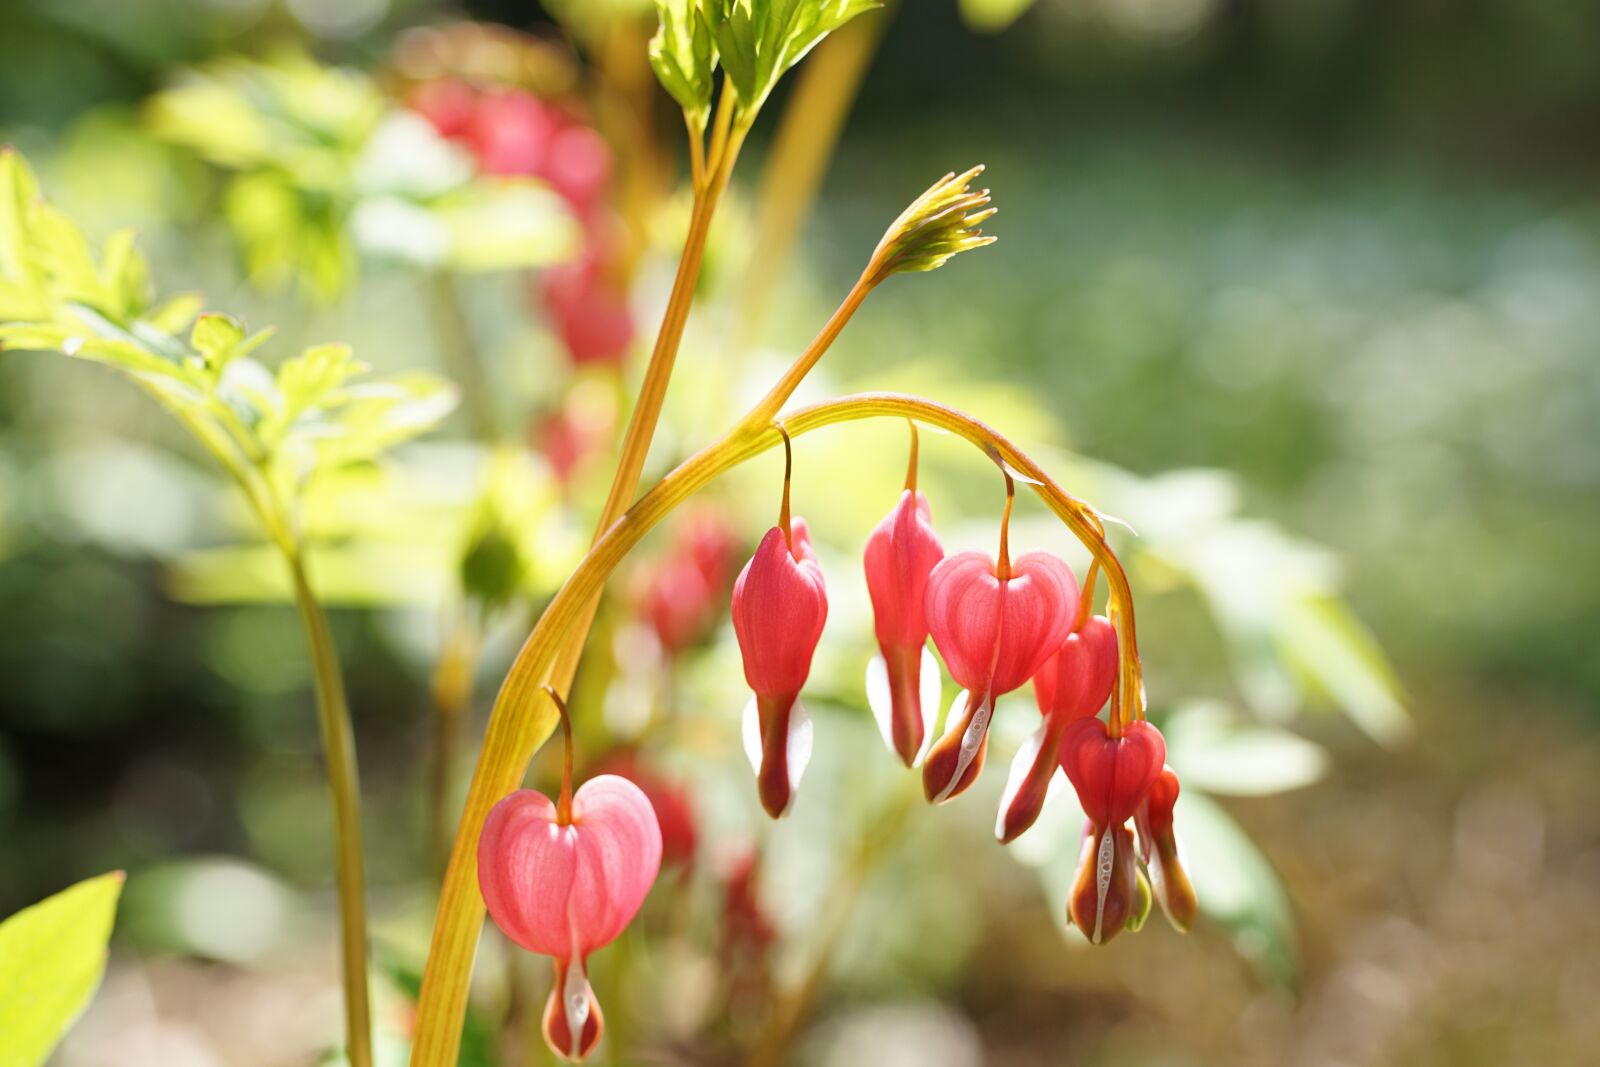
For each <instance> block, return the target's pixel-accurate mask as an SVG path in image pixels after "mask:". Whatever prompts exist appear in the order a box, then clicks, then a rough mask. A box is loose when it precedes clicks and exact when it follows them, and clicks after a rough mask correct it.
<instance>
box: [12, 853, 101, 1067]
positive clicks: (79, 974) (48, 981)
mask: <svg viewBox="0 0 1600 1067" xmlns="http://www.w3.org/2000/svg"><path fill="white" fill-rule="evenodd" d="M122 882H123V875H122V872H120V871H116V872H113V873H111V874H103V875H101V876H100V877H98V878H90V879H88V880H87V881H83V882H79V883H78V884H77V885H75V886H72V887H71V888H70V889H66V890H63V891H62V892H60V893H57V894H56V895H55V896H53V897H49V898H48V899H46V900H43V901H41V902H40V903H38V904H35V905H33V906H32V907H30V908H24V909H23V910H21V911H19V912H17V913H16V914H15V915H13V916H11V918H9V919H7V920H6V921H5V922H3V923H0V1067H36V1065H38V1064H42V1063H43V1062H44V1061H45V1059H46V1058H47V1057H48V1056H49V1055H50V1051H51V1050H52V1049H53V1048H55V1046H56V1042H58V1041H60V1040H61V1036H62V1035H63V1034H64V1033H66V1031H67V1028H68V1027H69V1026H71V1025H72V1023H73V1021H74V1020H76V1019H77V1017H78V1016H79V1015H80V1014H82V1012H83V1009H84V1008H85V1007H87V1006H88V1003H89V998H90V997H91V996H92V995H93V994H94V990H95V987H96V986H98V985H99V984H100V975H101V974H102V973H103V972H104V971H105V966H106V943H107V942H108V941H109V940H110V938H111V924H112V922H113V920H114V919H115V917H116V910H117V897H118V896H119V895H120V894H121V892H122Z"/></svg>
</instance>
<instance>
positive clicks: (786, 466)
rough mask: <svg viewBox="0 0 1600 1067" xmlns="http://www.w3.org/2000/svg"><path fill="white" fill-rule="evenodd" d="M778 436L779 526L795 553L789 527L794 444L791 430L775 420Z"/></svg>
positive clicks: (790, 548)
mask: <svg viewBox="0 0 1600 1067" xmlns="http://www.w3.org/2000/svg"><path fill="white" fill-rule="evenodd" d="M773 426H774V427H776V428H777V431H778V436H779V437H781V438H783V503H782V505H780V506H779V508H778V527H779V528H780V529H781V530H783V542H784V544H786V545H788V546H789V554H790V555H793V554H794V531H793V530H791V529H790V528H789V526H790V522H789V483H790V482H792V481H793V480H794V445H793V444H792V443H791V442H790V440H789V431H788V430H785V429H784V428H783V423H781V422H775V423H773Z"/></svg>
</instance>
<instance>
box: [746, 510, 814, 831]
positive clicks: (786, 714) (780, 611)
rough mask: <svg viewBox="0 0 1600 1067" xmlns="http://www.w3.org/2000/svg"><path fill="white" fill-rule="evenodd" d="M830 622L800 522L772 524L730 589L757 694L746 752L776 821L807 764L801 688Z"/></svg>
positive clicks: (807, 727)
mask: <svg viewBox="0 0 1600 1067" xmlns="http://www.w3.org/2000/svg"><path fill="white" fill-rule="evenodd" d="M827 618H828V591H827V587H826V584H825V583H824V581H823V577H822V567H821V565H819V564H818V563H817V555H816V552H815V551H813V550H812V548H811V538H810V536H809V534H808V533H807V531H806V524H805V520H804V519H802V518H799V517H798V516H796V517H795V518H794V520H793V522H792V523H791V524H790V525H789V528H788V529H785V528H784V526H782V525H779V526H774V527H773V528H772V529H770V530H768V531H767V533H766V536H765V537H763V538H762V539H761V544H760V546H759V547H758V548H757V549H756V553H755V555H754V556H752V557H751V558H750V562H749V563H746V564H745V566H744V570H742V571H740V572H739V578H738V580H737V581H736V582H734V585H733V631H734V634H735V635H736V636H737V637H738V639H739V652H740V654H741V655H742V656H743V657H744V678H745V681H746V682H747V683H748V684H749V686H750V689H751V690H752V691H753V693H754V694H755V695H754V697H753V698H752V699H751V701H750V703H749V704H748V705H747V706H746V707H745V711H744V727H743V729H744V744H745V752H746V753H747V754H748V755H749V756H750V762H751V764H752V765H753V766H754V767H755V768H756V776H757V779H758V787H759V789H760V793H761V806H762V807H764V808H765V809H766V810H767V814H769V815H771V816H772V817H773V818H774V819H776V818H780V817H782V816H783V815H784V813H786V812H787V811H788V810H789V806H790V805H791V804H792V803H793V802H794V794H795V790H796V789H797V788H798V787H799V785H800V776H801V775H802V774H803V773H804V772H805V768H806V764H807V763H808V762H809V761H810V759H811V717H810V715H808V714H807V713H806V709H805V705H803V704H801V703H800V690H801V689H802V688H803V687H804V686H805V683H806V676H807V675H809V674H810V673H811V657H812V656H813V655H814V654H815V653H816V650H817V642H818V641H819V640H820V639H821V637H822V626H823V623H824V622H825V621H826V620H827Z"/></svg>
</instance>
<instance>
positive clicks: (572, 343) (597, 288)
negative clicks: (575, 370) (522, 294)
mask: <svg viewBox="0 0 1600 1067" xmlns="http://www.w3.org/2000/svg"><path fill="white" fill-rule="evenodd" d="M539 299H540V302H541V304H542V305H543V307H544V310H545V313H546V314H547V315H549V316H550V319H551V321H552V322H553V323H554V325H555V328H556V332H557V333H558V334H560V335H561V341H562V345H563V347H565V349H566V351H567V355H568V357H569V358H570V359H571V360H572V363H573V365H574V366H579V367H581V366H585V365H587V364H616V363H620V362H621V361H622V357H623V356H625V355H627V352H628V346H629V345H630V344H632V343H633V313H632V312H631V311H630V310H629V308H628V302H627V300H626V298H625V297H624V296H623V295H622V294H621V293H620V292H619V291H617V289H616V288H615V287H614V286H613V285H612V283H611V281H610V280H609V279H608V278H607V277H606V271H605V270H604V269H603V267H602V265H601V264H600V262H599V259H598V258H597V256H596V255H595V254H593V253H590V254H588V255H585V256H584V257H582V258H580V259H578V260H575V261H573V262H571V263H563V264H560V265H558V266H555V267H551V268H550V269H549V270H547V271H545V273H544V277H543V278H542V279H541V281H540V284H539Z"/></svg>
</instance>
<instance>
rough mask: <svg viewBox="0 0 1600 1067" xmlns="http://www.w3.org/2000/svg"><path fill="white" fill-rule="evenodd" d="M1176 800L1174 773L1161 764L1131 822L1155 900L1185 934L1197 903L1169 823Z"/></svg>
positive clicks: (1173, 923) (1176, 788) (1176, 840)
mask: <svg viewBox="0 0 1600 1067" xmlns="http://www.w3.org/2000/svg"><path fill="white" fill-rule="evenodd" d="M1177 803H1178V776H1177V774H1176V773H1175V772H1174V771H1173V769H1172V768H1171V767H1163V768H1162V770H1161V774H1160V775H1159V776H1157V778H1156V780H1155V782H1154V783H1152V784H1151V786H1150V794H1149V796H1147V797H1146V798H1145V802H1144V806H1143V807H1141V808H1140V809H1139V811H1138V813H1137V815H1135V817H1134V825H1135V826H1137V827H1138V828H1139V847H1140V850H1141V852H1142V853H1143V856H1144V860H1145V863H1146V865H1147V866H1148V867H1149V870H1150V880H1151V882H1153V883H1154V889H1155V898H1156V901H1157V902H1158V903H1160V905H1161V910H1162V912H1163V913H1165V914H1166V916H1167V921H1168V922H1170V923H1172V925H1173V926H1174V927H1175V928H1176V929H1178V930H1180V931H1182V932H1185V933H1187V932H1188V930H1189V927H1190V926H1192V925H1194V918H1195V915H1196V913H1198V911H1199V910H1200V903H1199V900H1198V899H1197V898H1196V897H1195V892H1194V883H1193V882H1191V881H1190V880H1189V872H1188V871H1186V870H1185V869H1184V863H1183V846H1182V844H1181V843H1180V842H1179V841H1178V834H1177V830H1176V829H1175V828H1174V827H1173V825H1172V809H1173V807H1174V806H1175V805H1176V804H1177Z"/></svg>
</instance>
